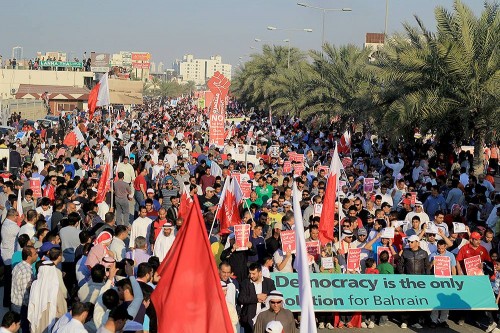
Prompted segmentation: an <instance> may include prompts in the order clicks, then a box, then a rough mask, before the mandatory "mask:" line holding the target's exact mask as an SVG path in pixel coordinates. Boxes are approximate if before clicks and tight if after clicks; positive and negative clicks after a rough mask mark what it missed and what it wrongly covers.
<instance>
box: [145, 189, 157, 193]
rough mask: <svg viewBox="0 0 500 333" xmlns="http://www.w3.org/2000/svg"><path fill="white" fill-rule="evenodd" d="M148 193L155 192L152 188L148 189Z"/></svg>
mask: <svg viewBox="0 0 500 333" xmlns="http://www.w3.org/2000/svg"><path fill="white" fill-rule="evenodd" d="M146 193H155V190H153V189H152V188H148V190H147V191H146Z"/></svg>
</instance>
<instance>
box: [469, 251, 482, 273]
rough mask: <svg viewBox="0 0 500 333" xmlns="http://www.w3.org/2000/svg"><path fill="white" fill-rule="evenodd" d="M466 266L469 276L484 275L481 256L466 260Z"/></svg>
mask: <svg viewBox="0 0 500 333" xmlns="http://www.w3.org/2000/svg"><path fill="white" fill-rule="evenodd" d="M464 266H465V272H466V274H467V275H484V273H483V268H482V267H483V266H482V262H481V256H480V255H477V256H474V257H470V258H467V259H464Z"/></svg>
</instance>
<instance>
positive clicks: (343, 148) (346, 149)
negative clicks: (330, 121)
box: [339, 131, 351, 154]
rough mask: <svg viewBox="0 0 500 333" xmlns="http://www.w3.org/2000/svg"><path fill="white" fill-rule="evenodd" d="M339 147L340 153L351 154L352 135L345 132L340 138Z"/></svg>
mask: <svg viewBox="0 0 500 333" xmlns="http://www.w3.org/2000/svg"><path fill="white" fill-rule="evenodd" d="M339 146H340V147H339V153H341V154H349V153H350V152H351V135H350V134H349V132H348V131H345V132H344V134H342V136H341V137H340V144H339Z"/></svg>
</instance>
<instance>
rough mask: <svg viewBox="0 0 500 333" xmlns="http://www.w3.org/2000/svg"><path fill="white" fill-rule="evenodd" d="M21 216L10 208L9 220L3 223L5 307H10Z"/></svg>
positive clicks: (1, 247) (0, 245)
mask: <svg viewBox="0 0 500 333" xmlns="http://www.w3.org/2000/svg"><path fill="white" fill-rule="evenodd" d="M18 217H19V214H18V213H17V210H16V209H15V208H10V209H9V210H8V211H7V218H6V219H5V220H4V221H3V223H2V230H1V232H0V233H1V236H2V242H1V243H0V252H1V255H2V260H3V263H4V265H5V266H4V267H5V273H4V282H5V287H4V291H3V306H4V307H6V308H9V307H10V288H11V282H12V281H11V279H12V266H11V261H12V255H13V254H14V249H15V246H16V245H15V244H16V238H17V235H18V233H19V229H20V228H19V227H18V225H17V223H16V220H17V218H18Z"/></svg>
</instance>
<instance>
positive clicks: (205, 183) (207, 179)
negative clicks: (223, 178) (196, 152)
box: [200, 168, 215, 193]
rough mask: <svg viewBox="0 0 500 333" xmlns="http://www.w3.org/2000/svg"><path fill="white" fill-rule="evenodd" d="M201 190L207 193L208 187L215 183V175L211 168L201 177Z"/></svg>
mask: <svg viewBox="0 0 500 333" xmlns="http://www.w3.org/2000/svg"><path fill="white" fill-rule="evenodd" d="M200 185H201V190H202V191H203V193H205V190H206V189H207V188H208V187H213V186H214V185H215V177H214V176H213V175H212V174H211V170H210V168H207V169H206V170H205V174H204V175H203V176H201V177H200Z"/></svg>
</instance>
